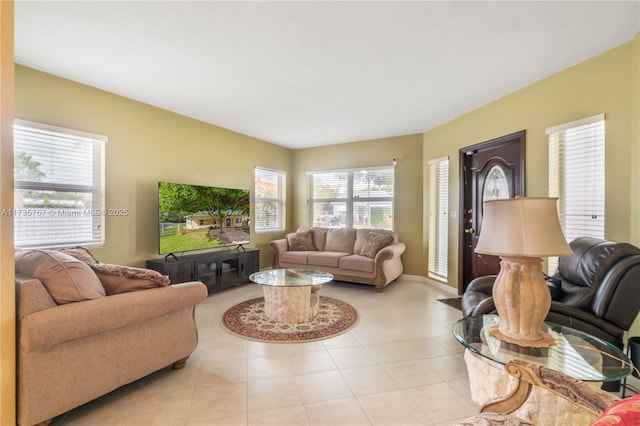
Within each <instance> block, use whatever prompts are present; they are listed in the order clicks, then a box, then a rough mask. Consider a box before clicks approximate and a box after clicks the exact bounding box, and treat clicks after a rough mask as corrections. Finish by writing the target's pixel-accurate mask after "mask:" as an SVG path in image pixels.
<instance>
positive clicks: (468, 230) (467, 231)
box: [464, 228, 476, 234]
mask: <svg viewBox="0 0 640 426" xmlns="http://www.w3.org/2000/svg"><path fill="white" fill-rule="evenodd" d="M474 232H476V231H475V229H473V228H467V229H465V230H464V233H465V234H473V233H474Z"/></svg>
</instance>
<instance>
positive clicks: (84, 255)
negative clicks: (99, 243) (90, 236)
mask: <svg viewBox="0 0 640 426" xmlns="http://www.w3.org/2000/svg"><path fill="white" fill-rule="evenodd" d="M57 251H60V252H62V253H64V254H68V255H69V256H71V257H75V258H76V259H78V260H80V261H82V262H84V263H86V264H87V265H90V264H92V263H100V261H99V260H98V259H96V257H95V256H94V255H93V253H91V252H90V251H89V249H87V248H85V247H70V248H61V249H58V250H57Z"/></svg>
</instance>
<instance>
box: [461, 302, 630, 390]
mask: <svg viewBox="0 0 640 426" xmlns="http://www.w3.org/2000/svg"><path fill="white" fill-rule="evenodd" d="M499 322H500V319H499V317H498V316H497V315H484V316H478V317H469V318H464V319H461V320H460V321H458V322H456V323H455V324H454V325H453V336H454V337H455V338H456V340H458V341H459V342H460V343H462V344H463V345H464V346H465V347H466V348H467V349H469V350H470V351H472V352H474V353H476V354H478V355H481V356H483V357H485V358H487V359H490V360H492V361H495V362H498V363H500V364H506V363H507V362H509V361H511V360H512V359H523V360H527V361H531V362H535V363H537V364H540V365H543V366H545V367H547V368H551V369H553V370H556V371H560V372H562V373H564V374H567V375H569V376H571V377H574V378H576V379H579V380H582V381H585V382H610V381H616V380H620V379H623V378H624V377H626V376H628V375H629V374H631V371H632V366H631V365H632V364H631V361H630V360H629V358H628V357H627V356H626V355H625V354H624V352H622V350H620V349H618V348H617V347H615V346H614V345H612V344H611V343H608V342H606V341H604V340H602V339H599V338H597V337H594V336H591V335H589V334H587V333H584V332H582V331H579V330H575V329H573V328H569V327H565V326H562V325H557V324H552V323H544V325H543V327H542V331H544V332H545V333H548V334H550V335H551V336H552V337H553V339H554V340H555V344H554V345H552V346H550V347H548V348H525V347H522V346H518V345H515V344H513V343H507V342H504V341H502V340H498V339H497V338H495V337H493V336H491V335H489V332H488V329H489V326H492V325H494V324H498V323H499Z"/></svg>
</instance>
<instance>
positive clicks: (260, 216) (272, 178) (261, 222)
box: [254, 167, 287, 232]
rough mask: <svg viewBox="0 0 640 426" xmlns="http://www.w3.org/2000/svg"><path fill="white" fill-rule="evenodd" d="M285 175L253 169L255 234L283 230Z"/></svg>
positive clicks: (258, 168) (278, 172)
mask: <svg viewBox="0 0 640 426" xmlns="http://www.w3.org/2000/svg"><path fill="white" fill-rule="evenodd" d="M286 176H287V175H286V173H285V172H282V171H277V170H270V169H265V168H261V167H256V169H255V191H254V193H255V221H256V225H255V230H256V232H265V231H281V230H283V229H285V211H286V209H285V190H284V188H285V182H286Z"/></svg>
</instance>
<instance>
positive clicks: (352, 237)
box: [324, 228, 356, 254]
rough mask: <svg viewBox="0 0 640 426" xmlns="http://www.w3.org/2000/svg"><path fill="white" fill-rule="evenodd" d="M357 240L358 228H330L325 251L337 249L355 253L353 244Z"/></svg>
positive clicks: (342, 251)
mask: <svg viewBox="0 0 640 426" xmlns="http://www.w3.org/2000/svg"><path fill="white" fill-rule="evenodd" d="M355 242H356V230H355V229H354V228H338V229H329V230H328V231H327V242H326V243H325V246H324V251H337V252H341V253H349V254H353V245H354V243H355Z"/></svg>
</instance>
